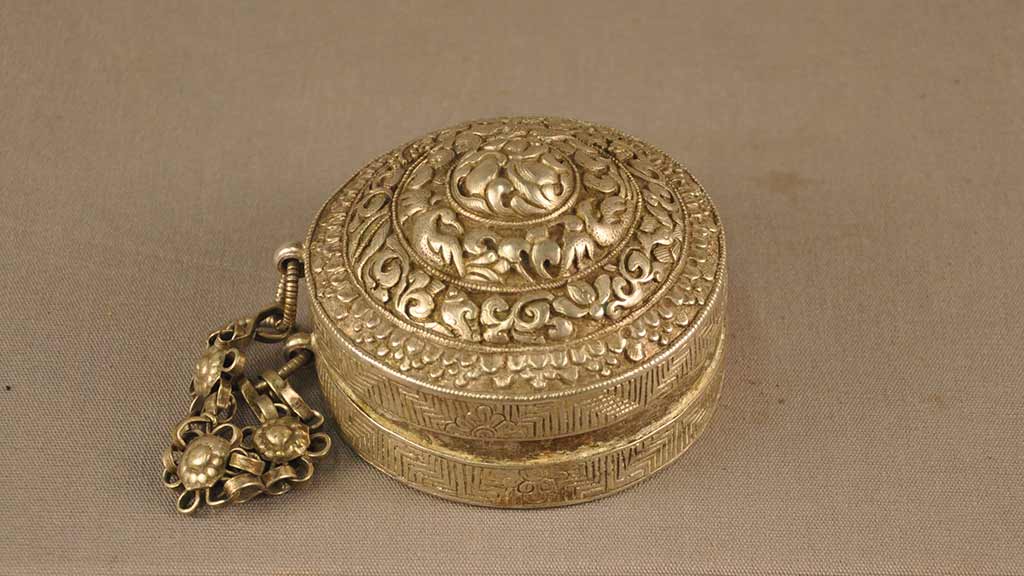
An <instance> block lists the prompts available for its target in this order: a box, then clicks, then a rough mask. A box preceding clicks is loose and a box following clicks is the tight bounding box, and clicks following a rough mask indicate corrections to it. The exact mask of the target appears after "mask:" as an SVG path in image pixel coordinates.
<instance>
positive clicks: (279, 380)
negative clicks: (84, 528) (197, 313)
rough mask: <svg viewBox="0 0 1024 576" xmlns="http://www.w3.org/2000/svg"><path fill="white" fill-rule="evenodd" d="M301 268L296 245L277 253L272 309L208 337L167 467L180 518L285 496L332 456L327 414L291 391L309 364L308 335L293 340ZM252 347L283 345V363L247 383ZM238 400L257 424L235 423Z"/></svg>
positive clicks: (166, 457) (167, 453)
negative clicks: (205, 509) (201, 509)
mask: <svg viewBox="0 0 1024 576" xmlns="http://www.w3.org/2000/svg"><path fill="white" fill-rule="evenodd" d="M302 258H303V255H302V246H301V245H299V244H288V245H285V246H283V247H282V248H281V249H279V250H278V251H277V255H276V263H277V269H278V272H279V273H280V278H279V279H278V283H277V290H276V294H275V297H274V300H275V303H274V304H273V305H271V306H268V307H267V308H264V309H263V310H261V311H260V312H258V313H257V314H256V315H255V316H251V317H246V318H241V319H239V320H235V321H234V322H231V323H229V324H227V325H225V326H224V327H222V328H220V329H218V330H215V331H213V332H211V333H210V335H209V336H208V337H207V340H206V344H207V349H206V351H205V352H203V354H202V355H201V356H200V357H199V361H198V362H196V367H195V371H194V373H193V377H192V382H191V385H190V388H189V392H190V394H191V396H192V403H191V405H190V408H189V412H188V416H186V417H185V418H184V419H183V420H182V421H181V422H179V423H178V425H177V426H176V427H175V429H174V432H173V433H172V434H171V445H170V446H168V448H167V449H166V450H165V451H164V454H163V458H162V462H163V468H164V471H163V482H164V484H165V485H166V486H167V487H168V488H171V489H173V490H175V491H176V492H177V494H178V499H177V509H178V511H179V512H182V513H184V514H191V513H193V512H195V511H196V510H197V509H198V508H199V507H200V506H201V505H203V504H204V503H205V504H206V505H208V506H210V507H211V508H217V507H220V506H224V505H226V504H236V503H241V502H246V501H248V500H250V499H252V498H254V497H256V496H259V495H261V494H267V495H271V496H278V495H281V494H284V493H286V492H288V491H289V490H291V488H292V486H294V485H297V484H301V483H303V482H306V481H307V480H309V479H310V478H311V477H312V476H313V471H314V469H315V464H316V462H317V461H319V460H320V459H321V458H323V457H324V456H325V455H327V453H328V452H329V451H330V449H331V437H330V436H328V435H327V434H326V433H325V432H323V431H322V427H323V424H324V417H323V414H321V413H320V412H318V411H316V410H314V409H312V408H310V406H309V405H308V404H307V403H306V401H305V400H303V398H302V396H301V395H299V393H298V392H297V391H296V390H295V389H294V388H293V387H292V386H291V384H290V383H289V382H288V378H289V377H290V376H291V375H292V374H294V373H295V372H297V371H298V370H300V369H301V368H303V367H304V366H307V365H309V364H311V363H312V361H313V350H312V345H311V344H312V342H311V338H310V336H309V334H306V333H303V332H295V331H294V329H295V318H296V315H297V312H298V285H299V280H301V279H302V278H303V277H304V276H305V266H304V262H303V259H302ZM254 340H255V341H257V342H264V343H274V342H283V343H284V352H285V362H284V363H283V364H282V365H281V366H279V367H278V368H276V369H274V370H267V371H265V372H263V373H261V374H260V375H259V376H258V377H256V378H254V379H253V380H249V379H248V378H247V377H246V376H245V365H246V356H245V354H244V350H245V349H246V348H247V347H248V345H249V344H250V343H251V342H252V341H254ZM236 392H238V393H240V394H241V396H242V400H243V402H244V403H245V405H246V406H247V407H248V408H249V410H250V411H251V412H252V414H253V416H254V417H255V419H256V421H257V422H258V424H256V425H253V426H239V425H238V424H236V423H235V419H236V417H237V415H238V400H237V397H236V394H235V393H236Z"/></svg>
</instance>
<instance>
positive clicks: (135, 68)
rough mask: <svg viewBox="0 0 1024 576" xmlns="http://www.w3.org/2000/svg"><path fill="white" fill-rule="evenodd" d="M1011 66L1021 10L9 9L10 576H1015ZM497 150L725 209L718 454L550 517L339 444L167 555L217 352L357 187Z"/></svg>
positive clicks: (1022, 310) (654, 6) (857, 6)
mask: <svg viewBox="0 0 1024 576" xmlns="http://www.w3.org/2000/svg"><path fill="white" fill-rule="evenodd" d="M1022 50H1024V4H1022V3H1020V2H995V1H993V2H978V3H952V2H903V3H875V2H828V3H821V2H781V3H780V2H772V3H763V2H751V3H737V2H705V3H697V4H690V3H686V4H684V3H675V2H666V3H648V2H642V1H641V2H627V3H623V2H600V3H597V2H580V3H573V2H558V3H550V4H548V3H539V2H536V3H535V2H516V3H514V4H506V5H500V4H491V3H483V2H481V3H470V2H466V3H452V2H442V3H436V2H430V3H427V2H423V3H359V4H343V3H307V2H300V3H291V2H261V3H238V4H230V3H206V2H184V3H181V2H175V3H164V2H161V3H147V2H120V3H113V2H66V3H50V2H30V1H23V2H5V1H2V0H0V200H2V201H0V259H2V260H0V261H2V262H3V266H2V267H0V292H2V293H3V294H4V303H3V306H2V310H0V334H2V344H0V352H2V353H0V368H2V369H0V461H3V462H4V464H3V465H2V466H0V573H2V574H44V573H50V574H72V573H73V574H93V573H96V574H99V573H103V574H182V573H193V572H198V571H200V569H201V571H203V572H205V573H214V572H220V573H236V574H380V575H390V574H406V573H418V574H438V575H440V574H445V575H458V574H492V573H515V574H565V575H575V574H604V575H620V574H637V575H653V574H763V573H770V574H850V575H868V574H870V575H888V574H915V575H917V574H921V575H924V574H940V573H948V574H961V573H962V574H1024V547H1022V542H1024V482H1022V481H1021V478H1022V475H1024V408H1022V407H1024V385H1022V384H1024V353H1022V352H1024V328H1022V321H1024V293H1022V291H1021V285H1022V282H1024V188H1022V182H1024V156H1022V151H1024V114H1022V113H1021V105H1022V103H1024V58H1022V57H1021V53H1022ZM503 114H547V115H556V116H569V117H576V118H582V119H587V120H592V121H595V122H599V123H602V124H606V125H610V126H614V127H617V128H621V129H623V130H625V131H627V132H629V133H631V134H634V135H636V136H637V137H639V138H642V139H644V140H647V141H649V142H651V143H654V144H656V145H658V146H660V147H662V148H663V149H665V150H666V151H667V152H668V153H669V154H671V155H672V156H674V157H676V158H678V159H679V160H680V161H681V162H682V163H683V164H684V165H686V166H687V167H688V168H690V169H691V170H692V171H693V173H694V174H695V175H696V176H697V177H698V178H699V179H700V180H701V182H702V183H703V184H704V186H705V187H706V188H707V190H708V192H709V194H711V197H712V198H713V199H714V200H715V202H716V204H717V206H718V209H719V211H720V213H721V215H722V218H723V220H724V222H725V224H726V233H727V236H728V241H729V258H730V261H729V272H730V287H729V291H730V300H729V310H728V314H729V316H728V318H729V331H730V340H729V351H728V357H727V363H726V381H725V389H724V393H723V397H722V403H721V405H720V408H719V411H718V413H717V415H716V417H715V419H714V420H713V422H712V424H711V426H710V428H709V430H708V431H707V433H706V434H705V436H704V437H703V438H702V439H701V440H699V441H698V442H697V444H696V445H695V446H694V448H693V449H692V450H690V451H689V452H688V453H687V454H685V455H684V456H683V457H682V459H681V460H680V461H679V462H677V463H676V464H674V465H673V466H671V467H670V468H669V469H667V470H665V471H664V472H662V473H660V474H658V475H656V476H654V477H653V478H652V479H650V480H648V481H646V482H644V483H642V484H641V485H640V486H639V487H637V488H635V489H631V490H629V491H626V492H624V493H622V494H620V495H617V496H614V497H611V498H607V499H604V500H601V501H598V502H594V503H590V504H584V505H579V506H575V507H569V508H562V509H554V510H543V511H500V510H488V509H480V508H473V507H469V506H464V505H458V504H452V503H449V502H446V501H443V500H440V499H437V498H433V497H429V496H426V495H423V494H420V493H418V492H416V491H413V490H411V489H409V488H405V487H403V486H401V485H399V484H398V483H397V482H395V481H392V480H390V479H388V478H386V477H384V476H383V475H382V474H380V473H378V472H376V471H375V470H373V469H371V468H370V467H369V466H368V465H366V464H364V463H362V462H361V461H359V460H358V459H357V458H356V457H355V456H354V455H353V454H352V452H351V451H349V450H348V448H347V447H345V446H344V445H342V444H338V448H337V450H335V451H334V453H333V454H332V456H331V457H330V458H328V459H327V460H326V461H325V462H324V463H323V464H322V465H321V466H320V467H319V469H318V470H319V475H318V477H317V478H315V479H314V480H313V482H312V483H311V484H310V485H308V486H306V487H304V488H303V489H301V490H299V491H297V492H295V493H293V494H290V495H288V496H285V497H281V498H277V499H273V500H261V501H259V502H254V503H251V504H249V505H246V506H244V507H238V508H234V509H230V510H225V511H221V512H214V513H205V514H202V515H200V516H199V517H196V518H185V517H180V516H179V515H178V514H177V513H176V512H175V511H174V506H173V501H172V498H173V497H172V495H171V493H170V492H169V491H167V490H166V489H164V488H163V486H162V485H161V484H160V481H159V472H160V464H159V456H160V453H161V451H162V449H163V448H164V446H165V445H166V443H167V442H168V431H169V430H170V428H171V427H172V426H173V424H174V423H175V422H176V420H177V419H178V418H180V416H181V415H182V413H183V411H184V410H185V408H186V404H187V395H186V389H187V381H188V378H189V374H190V370H191V366H192V364H193V363H194V361H195V357H196V356H197V355H198V354H199V353H200V351H201V346H202V339H203V337H204V336H205V334H206V333H207V331H208V330H210V329H211V328H213V327H214V326H216V325H219V324H220V323H221V322H223V321H227V320H229V319H231V318H235V317H238V316H240V315H243V314H247V313H250V312H251V311H254V310H256V309H257V308H258V307H260V306H261V305H263V304H265V303H266V302H267V301H268V299H269V298H271V297H272V293H273V284H274V282H275V272H274V271H273V263H272V261H271V260H272V254H273V251H274V249H275V248H276V247H277V246H278V245H279V244H282V243H284V242H286V241H291V240H295V239H301V238H302V237H303V236H304V234H305V231H306V228H307V226H308V225H309V223H310V221H311V220H312V218H313V215H314V212H315V211H316V209H317V208H318V207H319V206H320V204H321V203H322V202H323V201H324V200H325V199H326V198H327V197H328V196H329V195H330V194H331V193H332V192H333V191H334V190H335V189H336V188H337V187H338V186H339V185H340V184H342V183H343V182H344V181H345V180H346V179H347V178H348V177H349V176H350V175H351V174H352V173H353V172H354V171H355V170H356V169H357V168H359V167H360V166H361V165H363V163H365V162H367V161H369V160H370V159H372V158H373V157H375V156H376V155H378V154H380V153H382V152H384V151H386V150H388V149H390V148H392V147H393V146H396V145H398V144H400V143H402V142H404V141H406V140H408V139H410V138H412V137H415V136H417V135H420V134H424V133H426V132H428V131H430V130H433V129H436V128H440V127H443V126H447V125H451V124H455V123H457V122H460V121H462V120H467V119H472V118H480V117H490V116H495V115H503ZM302 321H303V322H307V324H306V325H307V326H308V317H303V318H302ZM275 354H276V353H275ZM272 360H276V356H271V355H270V354H269V353H268V354H265V355H263V356H257V357H256V358H255V359H254V362H255V363H256V364H257V365H260V364H261V363H263V365H267V364H268V363H269V362H270V361H272ZM296 382H297V386H298V387H299V388H300V389H301V390H302V391H304V392H306V393H308V394H310V395H312V401H313V402H314V403H319V402H320V400H319V398H318V397H317V396H316V393H315V390H316V383H315V379H314V377H313V376H312V375H311V373H308V372H307V373H304V374H303V375H302V376H300V377H298V378H297V380H296ZM329 426H330V427H331V430H332V433H333V434H335V436H336V431H335V430H334V429H333V423H331V424H330V425H329ZM293 550H297V552H292V551H293Z"/></svg>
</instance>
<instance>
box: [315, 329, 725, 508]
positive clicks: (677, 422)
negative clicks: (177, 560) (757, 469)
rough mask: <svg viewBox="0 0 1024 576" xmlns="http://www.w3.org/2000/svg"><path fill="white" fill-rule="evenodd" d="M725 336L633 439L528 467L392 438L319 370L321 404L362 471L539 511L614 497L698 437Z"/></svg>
mask: <svg viewBox="0 0 1024 576" xmlns="http://www.w3.org/2000/svg"><path fill="white" fill-rule="evenodd" d="M724 340H725V333H724V331H723V332H722V334H721V336H720V337H719V342H718V345H717V347H716V350H715V354H714V357H713V359H712V361H711V363H710V365H709V366H708V368H707V370H706V371H705V372H704V374H703V376H702V377H701V378H700V380H699V381H698V382H697V383H696V384H695V385H694V386H693V387H692V388H691V389H690V390H689V391H687V392H686V394H684V395H683V397H682V398H681V399H680V400H679V401H677V402H676V403H675V404H674V405H673V406H672V407H671V408H670V409H669V410H668V411H667V413H666V414H665V415H664V416H662V417H661V418H660V419H658V420H657V421H655V422H652V423H649V424H647V425H644V426H641V427H640V428H639V429H637V430H635V431H634V432H633V433H632V434H628V435H624V436H620V437H615V438H611V439H608V440H606V441H604V442H600V443H591V444H583V445H580V446H579V447H578V448H577V449H575V450H569V451H566V452H557V451H556V452H555V453H550V454H540V455H536V456H534V457H532V458H530V459H527V460H522V461H516V460H489V459H487V458H484V457H480V456H477V455H474V454H470V453H466V452H456V451H453V450H445V449H439V448H438V447H437V446H430V445H428V444H427V442H425V441H424V437H423V436H419V435H416V434H410V433H409V432H408V431H407V430H405V431H398V430H396V429H395V428H394V426H393V424H392V423H389V421H388V420H387V419H385V418H382V417H380V416H379V415H371V414H370V413H368V412H367V409H366V408H365V407H361V406H358V405H357V404H356V402H355V401H354V400H353V399H352V398H351V397H350V396H349V394H348V393H347V391H346V387H345V385H344V383H343V382H341V381H339V380H338V379H337V378H336V376H335V373H333V372H331V371H329V370H324V369H322V368H320V367H319V366H318V374H319V378H320V381H321V384H322V386H323V389H324V393H325V398H326V400H327V402H328V403H329V404H330V406H331V409H332V410H333V412H334V415H335V418H336V419H337V421H338V424H339V426H340V428H341V431H342V436H343V437H344V438H345V441H346V442H347V443H348V444H349V445H350V446H351V447H352V448H353V449H354V450H355V451H356V452H357V453H358V454H359V455H360V456H361V457H362V458H363V459H364V460H366V461H367V462H368V463H370V464H371V465H373V466H374V467H375V468H377V469H379V470H381V471H383V472H384V473H386V474H387V475H389V476H392V477H394V478H396V479H398V480H399V481H401V482H403V483H405V484H407V485H409V486H412V487H413V488H417V489H419V490H423V491H425V492H428V493H430V494H433V495H436V496H440V497H442V498H447V499H450V500H455V501H459V502H463V503H466V504H474V505H480V506H492V507H500V508H546V507H553V506H563V505H568V504H578V503H582V502H587V501H589V500H594V499H596V498H601V497H604V496H608V495H611V494H614V493H616V492H618V491H620V490H623V489H625V488H628V487H630V486H632V485H634V484H636V483H637V482H639V481H641V480H643V479H645V478H648V477H649V476H650V475H652V474H653V473H654V472H657V471H658V470H661V469H662V468H664V467H665V466H667V465H669V464H671V463H672V462H673V461H674V460H675V459H676V458H678V457H679V456H680V455H682V454H683V452H685V451H686V449H687V448H689V447H690V446H691V445H692V444H693V442H694V441H696V439H697V438H698V437H699V436H700V435H701V433H702V432H703V431H704V429H705V427H706V426H707V424H708V422H709V421H710V420H711V417H712V415H713V414H714V410H715V408H716V406H717V404H718V398H719V395H720V393H721V389H722V378H723V375H724V369H723V357H724V353H725V344H724Z"/></svg>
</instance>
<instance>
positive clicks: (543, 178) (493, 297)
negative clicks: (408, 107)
mask: <svg viewBox="0 0 1024 576" xmlns="http://www.w3.org/2000/svg"><path fill="white" fill-rule="evenodd" d="M306 249H307V255H306V262H307V270H308V274H307V278H308V280H309V286H310V291H311V294H312V299H313V310H314V316H315V321H316V323H317V334H316V338H317V347H318V349H319V351H320V354H321V355H322V356H325V357H326V359H327V360H328V361H330V360H331V358H332V357H337V356H343V355H355V356H356V357H358V358H359V359H360V361H361V362H364V363H369V364H372V365H373V366H375V367H376V368H378V369H380V370H383V371H385V372H386V373H387V374H388V375H389V377H393V378H396V379H399V380H402V381H405V382H407V383H412V384H415V385H418V386H425V387H428V388H431V389H434V390H437V391H450V392H453V393H456V394H468V395H473V396H476V395H481V396H486V397H500V398H521V399H529V398H537V397H539V396H543V397H550V396H552V395H561V394H567V393H568V394H571V393H573V392H574V391H579V390H581V389H584V388H587V387H590V386H595V385H600V384H601V383H607V382H609V381H611V380H614V379H617V378H620V377H625V376H626V375H627V374H628V373H635V372H636V370H639V369H641V368H643V367H644V366H647V365H649V364H650V363H652V362H657V361H658V358H660V357H663V356H664V355H665V354H666V353H667V352H668V351H669V350H674V349H677V348H678V347H679V346H680V345H682V344H683V343H685V341H686V340H687V339H688V338H690V335H691V334H692V333H693V332H694V331H695V330H696V328H697V325H698V324H700V323H701V322H702V318H703V317H704V316H706V315H707V313H708V309H709V308H710V307H711V303H712V302H714V301H715V300H716V298H719V294H718V293H719V292H720V289H721V287H722V285H723V282H724V265H723V263H724V244H723V237H722V232H721V228H720V226H719V222H718V217H717V215H716V213H715V210H714V208H713V207H712V205H711V202H710V201H709V200H708V198H707V196H706V195H705V194H704V191H703V189H702V188H701V187H700V185H699V184H698V183H697V182H696V181H695V180H694V179H693V177H692V176H690V174H689V173H687V172H686V170H684V169H683V168H682V166H680V165H679V164H678V163H676V162H675V161H674V160H672V159H671V158H669V157H668V156H667V155H665V154H664V153H663V152H661V151H660V150H658V149H657V148H654V147H652V146H650V145H648V144H646V143H644V142H641V141H639V140H637V139H635V138H632V137H630V136H627V135H625V134H623V133H621V132H618V131H616V130H612V129H609V128H604V127H601V126H597V125H594V124H589V123H586V122H578V121H573V120H562V119H553V118H501V119H495V120H486V121H480V122H473V123H468V124H463V125H460V126H456V127H453V128H448V129H445V130H440V131H438V132H435V133H433V134H430V135H428V136H425V137H423V138H420V139H418V140H415V141H413V142H411V143H409V144H407V145H405V146H402V147H400V148H398V149H395V150H393V151H391V152H389V153H387V154H385V155H383V156H381V157H380V158H378V159H376V160H374V161H373V162H371V163H370V164H368V165H367V166H365V167H364V168H362V169H361V170H359V172H358V173H357V174H356V175H355V176H354V177H353V178H352V179H351V180H350V181H349V182H348V183H347V184H345V186H344V187H343V188H342V189H341V190H339V191H338V192H337V193H336V194H335V195H334V196H333V197H332V198H331V199H330V200H329V201H328V202H327V203H326V205H325V206H324V207H323V208H322V210H321V211H320V213H319V215H318V217H317V219H316V221H315V222H314V224H313V226H312V227H311V229H310V232H309V237H308V239H307V242H306Z"/></svg>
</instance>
